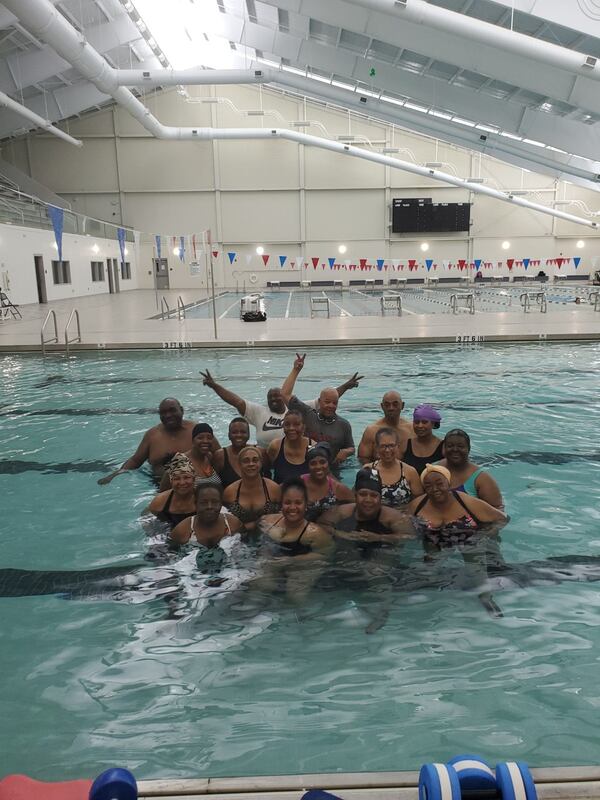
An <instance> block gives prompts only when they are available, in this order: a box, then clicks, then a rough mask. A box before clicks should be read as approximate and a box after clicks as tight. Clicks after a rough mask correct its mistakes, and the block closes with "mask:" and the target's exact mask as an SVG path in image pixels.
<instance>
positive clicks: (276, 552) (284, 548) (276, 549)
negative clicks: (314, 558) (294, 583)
mask: <svg viewBox="0 0 600 800" xmlns="http://www.w3.org/2000/svg"><path fill="white" fill-rule="evenodd" d="M309 524H310V523H308V522H307V523H306V525H305V526H304V527H303V528H302V530H301V531H300V536H298V538H297V539H294V541H293V542H282V541H277V540H276V539H271V537H269V541H268V542H267V546H268V548H269V551H270V553H271V555H272V556H275V557H277V556H287V557H292V558H293V557H294V556H305V555H306V554H307V553H312V547H311V546H310V545H309V544H303V543H302V541H301V540H302V537H303V536H304V534H305V533H306V529H307V528H308V526H309Z"/></svg>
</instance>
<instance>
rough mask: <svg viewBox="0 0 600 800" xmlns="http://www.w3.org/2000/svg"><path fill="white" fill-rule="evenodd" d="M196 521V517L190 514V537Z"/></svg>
mask: <svg viewBox="0 0 600 800" xmlns="http://www.w3.org/2000/svg"><path fill="white" fill-rule="evenodd" d="M195 521H196V515H195V514H192V516H191V517H190V537H192V536H193V535H194V522H195Z"/></svg>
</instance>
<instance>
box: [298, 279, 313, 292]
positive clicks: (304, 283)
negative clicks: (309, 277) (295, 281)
mask: <svg viewBox="0 0 600 800" xmlns="http://www.w3.org/2000/svg"><path fill="white" fill-rule="evenodd" d="M300 288H301V289H308V291H309V292H310V291H312V281H300Z"/></svg>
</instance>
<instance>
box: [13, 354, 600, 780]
mask: <svg viewBox="0 0 600 800" xmlns="http://www.w3.org/2000/svg"><path fill="white" fill-rule="evenodd" d="M292 358H293V352H292V351H291V350H279V349H278V350H275V351H273V353H272V354H269V353H266V352H264V351H260V352H257V353H253V352H252V351H251V350H240V351H238V352H234V351H222V352H218V353H215V354H213V355H207V354H205V353H200V352H197V351H187V352H178V351H175V352H172V351H160V352H159V351H154V352H143V353H142V352H140V353H136V352H131V353H126V352H120V353H109V352H106V353H102V354H99V355H97V356H96V355H90V354H86V353H82V354H78V355H77V356H76V357H73V358H71V359H66V358H64V357H62V356H50V357H48V358H47V359H46V360H45V361H43V360H42V359H41V358H38V357H35V356H27V355H23V356H21V355H20V356H6V357H3V358H2V360H1V362H0V363H1V365H2V375H3V381H2V398H1V406H0V414H1V418H2V425H1V428H0V443H1V448H2V450H1V453H2V455H1V457H0V487H1V491H2V518H3V525H2V533H1V535H0V536H1V538H0V543H1V557H0V568H4V567H21V568H23V567H25V568H29V569H39V570H57V569H85V568H91V567H98V566H102V565H108V564H115V563H125V564H126V563H131V564H133V563H138V562H139V557H140V555H141V554H143V553H144V551H145V549H146V544H147V541H146V534H145V533H144V530H143V528H142V527H141V525H140V523H139V521H138V516H139V514H140V512H141V510H142V509H143V508H144V506H145V505H146V504H147V502H148V500H149V498H150V497H151V496H152V493H153V489H152V486H151V484H150V482H149V480H148V478H147V476H146V475H145V474H144V473H143V472H142V471H140V472H138V473H136V474H130V475H125V476H120V477H119V478H117V479H115V481H114V482H113V483H112V484H111V485H110V486H109V487H99V486H97V484H96V480H97V478H98V477H100V475H102V474H103V473H105V472H108V471H109V469H110V468H111V467H112V466H113V465H116V464H119V463H120V462H121V461H122V460H123V459H124V458H125V457H126V456H127V455H129V454H130V453H131V452H133V450H134V449H135V446H136V445H137V443H138V441H139V439H140V437H141V435H142V433H143V432H144V431H145V430H146V429H147V428H148V427H150V426H151V425H153V424H155V421H156V413H155V409H156V406H157V404H158V402H159V400H160V399H161V398H162V397H164V396H167V395H175V396H176V397H179V398H180V399H181V401H182V402H183V404H184V406H185V409H186V416H187V417H189V418H193V419H202V420H207V421H209V422H210V423H211V424H212V425H213V426H214V427H215V430H216V432H217V434H218V435H219V436H220V437H221V439H222V440H223V441H225V431H226V426H227V422H228V420H229V419H230V417H231V416H232V414H231V412H230V410H229V408H228V407H227V406H225V405H223V404H222V403H221V402H220V401H219V400H218V399H217V398H216V397H215V395H214V394H212V392H208V391H207V390H206V389H205V387H203V386H202V384H201V382H200V381H199V380H198V370H199V369H204V368H206V367H208V368H209V369H210V370H211V371H212V372H213V374H214V375H215V376H216V377H217V378H219V379H222V380H223V382H225V383H226V384H227V385H228V386H230V387H231V388H232V389H233V390H235V391H238V392H240V393H241V394H243V395H244V396H245V397H247V398H248V399H251V400H255V401H261V400H262V398H264V396H265V392H266V389H267V388H268V387H269V386H271V385H272V384H277V383H278V382H279V381H280V380H281V379H283V377H284V376H285V375H286V374H287V372H288V370H289V367H290V365H291V361H292ZM599 366H600V345H598V344H581V345H573V344H564V345H562V344H556V345H523V346H519V345H511V346H502V347H500V346H499V347H490V346H483V347H478V348H475V349H463V348H461V347H460V346H435V347H410V348H403V347H400V346H398V347H394V348H378V347H369V348H364V349H361V348H340V347H338V348H319V349H313V350H311V351H310V352H309V354H308V356H307V360H306V367H305V370H304V372H303V374H302V376H301V380H300V382H299V385H298V393H299V395H300V396H301V397H305V398H311V397H314V396H315V395H316V393H317V391H318V388H319V387H321V386H323V385H325V384H329V383H331V382H334V383H336V382H338V381H341V380H342V379H344V378H345V377H347V376H348V375H350V374H351V373H352V372H354V370H355V369H360V370H361V372H364V373H365V379H364V381H363V384H362V385H361V387H360V388H359V389H357V390H354V391H353V392H351V393H349V394H348V395H347V396H346V397H345V398H344V400H343V402H342V405H341V413H342V414H343V415H345V416H347V417H348V418H349V419H350V421H351V423H352V425H353V428H354V431H355V435H356V438H357V440H358V438H359V436H360V433H361V431H362V429H363V428H364V426H365V425H366V424H367V423H368V422H369V421H372V420H373V419H375V418H376V417H377V415H378V408H377V404H378V402H379V400H380V397H381V395H382V393H383V391H385V390H386V389H388V388H392V387H393V388H397V389H399V390H400V391H401V392H402V394H403V396H404V398H405V400H406V403H407V408H409V409H411V408H412V407H414V405H416V404H417V403H419V402H429V401H432V402H436V403H438V404H439V406H440V408H441V411H442V414H443V417H444V420H443V423H442V432H443V431H444V430H448V429H449V428H451V427H455V426H457V425H460V426H462V427H464V428H466V430H468V431H469V432H470V433H471V436H472V439H473V456H474V460H476V461H479V462H482V463H486V464H489V465H490V468H491V469H493V472H494V475H495V476H496V477H497V479H498V481H499V483H500V484H501V487H502V489H503V492H504V495H505V498H506V499H507V504H508V510H509V512H510V514H511V516H512V520H511V522H510V523H509V525H508V526H507V527H506V528H505V530H504V532H503V544H502V547H503V553H504V555H505V557H506V559H507V560H509V561H519V562H524V561H528V560H533V559H539V558H545V557H547V556H549V555H554V554H557V555H558V554H569V553H588V554H593V555H600V535H599V531H600V525H599V523H600V399H599V397H598V378H597V376H598V367H599ZM352 471H353V469H352V468H348V470H347V477H348V479H349V477H350V475H349V473H351V472H352ZM402 559H403V561H404V562H405V563H406V564H408V565H413V564H414V565H416V564H419V563H420V560H421V556H420V553H419V550H418V548H417V547H416V545H415V546H410V547H408V548H407V549H406V550H405V551H404V553H403V555H402ZM452 563H453V564H454V565H455V567H456V569H458V568H459V567H458V562H457V561H456V560H453V562H452ZM0 590H1V587H0ZM599 590H600V583H562V584H559V585H556V586H536V587H533V588H529V589H519V590H509V591H504V592H498V593H497V594H496V595H495V598H496V601H497V602H498V604H499V605H500V606H501V607H502V609H503V611H504V617H503V618H501V619H492V618H490V617H489V616H488V615H487V614H486V613H485V611H484V609H483V608H482V606H481V605H480V603H479V602H478V600H477V598H476V596H475V595H474V594H473V593H472V592H469V591H465V592H459V591H453V592H452V591H439V590H435V589H431V590H427V589H422V590H419V591H418V592H414V593H402V592H400V591H399V592H397V593H395V594H394V596H393V601H392V608H391V613H390V617H389V619H388V621H387V623H386V624H385V626H384V627H383V628H382V629H381V630H380V631H378V632H377V633H376V634H374V635H372V636H367V635H365V633H364V624H361V620H360V617H359V615H358V612H356V610H355V609H353V607H352V606H351V605H350V602H349V601H350V600H351V599H352V597H351V595H350V594H349V592H348V591H347V590H346V589H344V590H341V589H340V590H339V591H335V590H331V589H330V590H329V591H327V592H323V593H321V595H320V596H318V597H316V598H314V600H313V601H311V603H310V604H309V607H308V608H307V609H306V611H305V613H304V615H298V614H297V613H296V612H295V611H294V610H292V609H290V608H289V607H287V606H286V605H285V604H284V603H283V602H281V600H280V599H275V600H274V601H273V602H272V603H270V604H269V605H266V606H265V608H264V609H261V610H259V611H258V612H257V613H256V614H254V615H251V616H242V615H241V614H239V613H238V612H237V611H236V608H235V607H234V608H229V609H228V607H227V604H226V599H227V598H223V597H221V598H218V599H217V600H214V602H213V604H212V607H211V609H209V612H210V613H200V610H201V609H200V608H199V607H198V608H197V609H196V610H197V613H195V614H192V615H191V617H188V618H186V619H182V620H168V619H166V618H165V608H164V602H163V601H162V600H160V599H156V600H151V599H149V600H148V601H147V602H144V603H137V604H130V603H126V602H117V601H115V600H109V599H98V598H96V599H88V600H83V599H66V598H64V597H61V596H34V597H25V598H2V597H0V614H1V620H2V621H1V623H0V632H1V647H0V671H1V675H2V681H1V682H0V708H1V709H2V713H1V714H0V753H1V756H0V773H4V772H26V773H28V774H30V775H32V776H34V777H39V778H46V779H50V780H52V779H54V780H57V779H61V778H67V777H78V776H90V775H94V774H96V773H98V772H99V771H100V770H101V769H102V768H104V767H105V766H106V765H109V764H112V763H115V762H118V763H121V764H124V765H127V766H129V767H130V768H131V769H133V770H134V771H135V772H136V774H137V775H138V776H139V777H142V778H151V777H159V776H160V777H166V776H179V777H184V776H189V777H191V776H208V775H211V776H223V775H249V774H275V773H298V772H319V771H324V772H329V771H336V770H343V771H362V770H366V771H368V770H397V769H414V768H416V767H418V765H419V764H421V763H422V762H423V761H426V760H436V759H445V758H447V757H449V756H451V755H454V754H456V753H459V752H472V751H475V752H478V753H481V754H482V755H484V756H488V757H489V758H491V759H492V760H494V759H496V760H512V759H517V758H522V759H524V760H526V761H528V762H529V763H530V764H532V765H535V766H542V765H557V764H590V763H597V762H598V734H597V715H598V708H599V707H600V689H599V688H598V682H597V674H598V659H599V657H600V626H599V624H598V623H599V620H600V591H599ZM125 595H126V593H125V594H124V595H123V597H122V598H121V599H122V600H124V599H126V596H125Z"/></svg>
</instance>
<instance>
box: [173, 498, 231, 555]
mask: <svg viewBox="0 0 600 800" xmlns="http://www.w3.org/2000/svg"><path fill="white" fill-rule="evenodd" d="M195 498H196V508H195V514H194V515H192V516H191V518H190V519H186V520H183V521H182V522H181V523H179V525H177V526H176V527H175V528H173V530H172V531H171V541H173V542H174V543H175V544H179V545H182V544H187V543H188V542H190V540H191V542H192V544H197V545H201V546H203V547H208V548H211V547H217V545H218V544H219V542H220V541H221V539H223V538H224V537H225V536H231V535H232V534H234V533H237V532H238V531H239V530H240V527H241V524H240V521H239V519H237V517H234V516H233V515H232V514H229V513H222V511H221V507H222V505H223V489H222V488H221V487H220V486H217V485H214V484H209V483H201V484H200V485H199V486H198V487H197V488H196V490H195Z"/></svg>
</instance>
